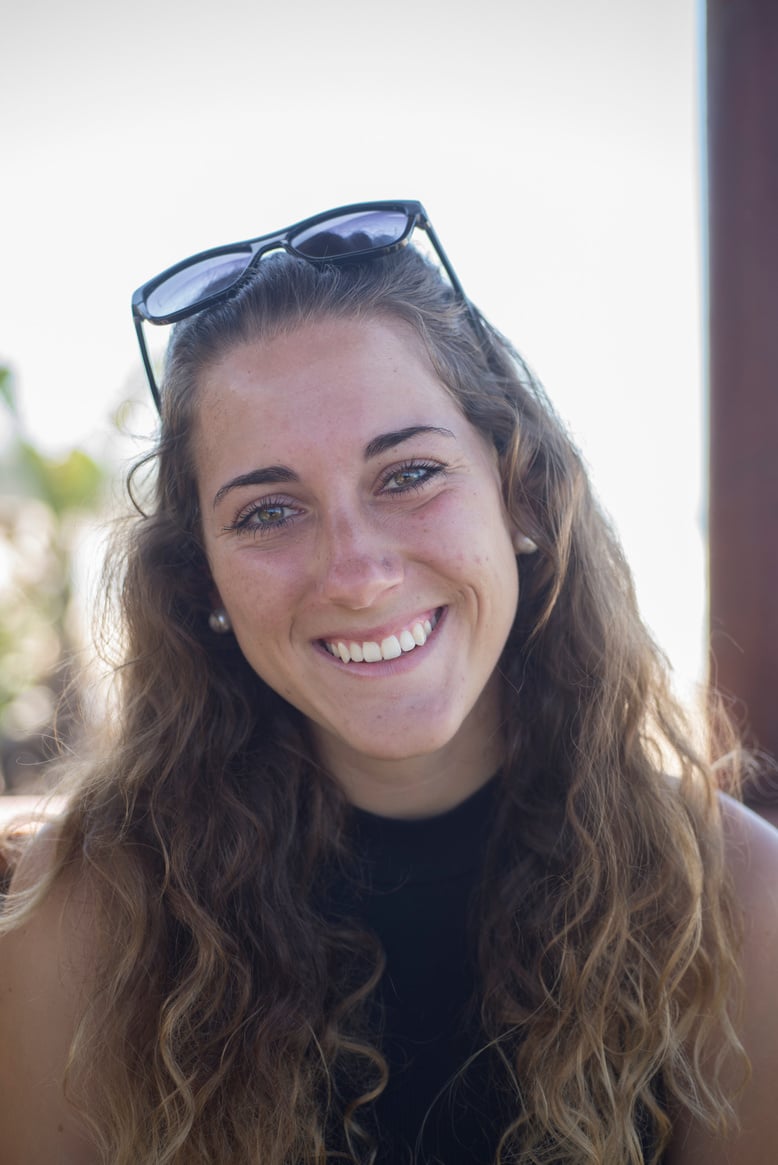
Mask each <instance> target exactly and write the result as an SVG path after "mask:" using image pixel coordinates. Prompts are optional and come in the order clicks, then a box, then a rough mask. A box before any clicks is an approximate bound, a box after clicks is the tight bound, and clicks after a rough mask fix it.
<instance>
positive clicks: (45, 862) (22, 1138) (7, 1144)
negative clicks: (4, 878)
mask: <svg viewBox="0 0 778 1165" xmlns="http://www.w3.org/2000/svg"><path fill="white" fill-rule="evenodd" d="M60 841H61V827H60V826H59V825H58V824H52V825H47V826H44V827H43V828H42V829H40V830H39V831H38V832H37V834H36V835H35V836H34V837H33V838H32V839H31V841H30V843H29V844H28V845H27V846H26V848H25V851H24V853H23V856H22V857H21V860H20V862H19V865H18V867H17V869H16V871H15V874H14V878H13V882H12V884H11V898H10V901H9V906H10V909H11V911H14V910H18V909H19V908H20V907H21V905H22V897H23V896H25V895H30V894H32V893H34V892H35V890H36V888H37V887H41V888H42V887H43V886H44V885H45V884H46V883H47V882H50V885H49V886H48V888H47V889H46V892H45V894H44V895H43V897H41V898H40V901H38V902H37V903H36V904H35V906H34V908H33V909H31V910H30V911H29V912H28V913H27V914H25V915H24V916H20V919H19V921H18V923H17V924H16V925H12V926H10V927H9V925H8V919H9V917H10V915H9V914H6V917H5V920H4V922H5V925H4V926H3V928H2V933H1V934H0V1139H2V1143H3V1160H4V1161H7V1162H8V1165H38V1163H40V1165H44V1162H46V1163H48V1162H50V1161H55V1160H56V1161H61V1162H63V1163H67V1165H92V1163H93V1162H94V1161H95V1160H96V1157H95V1156H94V1153H93V1151H92V1150H91V1149H89V1148H88V1146H87V1144H86V1142H85V1141H84V1139H83V1137H82V1136H81V1134H80V1133H79V1131H78V1122H77V1120H76V1118H75V1116H74V1112H73V1110H72V1108H71V1106H70V1105H69V1104H68V1102H67V1101H66V1099H65V1093H64V1086H63V1085H64V1076H65V1069H66V1065H67V1062H68V1056H69V1052H70V1046H71V1042H72V1040H73V1037H74V1034H75V1031H76V1027H77V1024H78V1019H79V1017H80V1015H81V1012H82V1010H83V1007H84V1004H85V1001H86V999H87V997H88V992H89V990H90V987H91V984H92V982H93V978H92V970H91V968H92V965H93V956H94V951H95V942H94V936H95V926H94V919H95V912H94V909H93V903H92V901H91V897H90V894H89V890H88V886H87V881H86V879H85V878H84V877H82V876H77V875H74V874H72V873H66V874H61V875H59V876H57V877H53V875H54V872H55V870H56V866H57V855H58V849H59V845H60Z"/></svg>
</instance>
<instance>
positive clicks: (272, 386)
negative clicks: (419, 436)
mask: <svg viewBox="0 0 778 1165" xmlns="http://www.w3.org/2000/svg"><path fill="white" fill-rule="evenodd" d="M196 415H197V421H196V430H197V433H196V443H197V444H201V443H202V444H205V445H207V446H211V447H213V446H214V444H218V443H221V442H226V441H237V442H239V443H241V444H243V443H247V442H258V443H259V444H261V445H262V446H265V445H268V444H275V443H277V442H282V443H284V444H289V443H292V444H294V443H295V440H296V439H302V438H305V439H307V440H315V441H317V442H326V441H330V442H332V441H337V442H338V443H339V444H340V443H341V438H343V437H346V436H349V437H353V438H354V440H355V441H356V442H360V441H362V442H364V441H369V440H371V439H373V438H374V437H375V436H377V435H378V434H379V433H381V432H383V431H392V430H394V429H403V428H407V427H409V426H413V425H429V426H435V425H439V424H442V423H443V422H444V421H445V419H446V418H448V420H449V421H457V422H460V423H465V424H467V422H466V421H465V419H464V416H463V414H462V413H461V410H460V409H459V406H458V404H457V402H456V401H455V400H454V398H453V396H452V395H451V393H450V392H449V390H448V389H447V388H446V387H445V386H444V385H443V384H442V383H441V381H440V379H439V377H438V376H437V375H436V373H435V371H434V369H433V367H432V364H431V362H430V360H429V358H428V356H427V353H426V351H425V349H424V347H423V345H422V343H421V341H420V340H419V338H418V337H417V335H416V333H415V332H414V331H413V330H412V328H411V327H410V326H409V325H407V324H403V323H402V322H400V321H395V320H384V319H368V320H352V319H348V320H337V319H335V320H333V319H325V320H320V321H316V322H313V323H310V324H305V325H301V326H300V327H299V328H295V329H294V330H293V331H289V332H283V333H280V334H278V335H276V336H274V337H273V338H272V339H270V340H258V341H249V342H244V343H241V344H239V345H236V346H234V347H232V348H231V349H229V350H228V351H227V352H225V353H224V355H223V356H222V357H221V358H220V359H219V360H217V361H216V362H214V363H213V364H212V365H211V366H210V367H209V368H208V369H207V370H206V371H205V372H204V374H203V376H202V380H201V384H200V386H199V390H198V402H197V408H196Z"/></svg>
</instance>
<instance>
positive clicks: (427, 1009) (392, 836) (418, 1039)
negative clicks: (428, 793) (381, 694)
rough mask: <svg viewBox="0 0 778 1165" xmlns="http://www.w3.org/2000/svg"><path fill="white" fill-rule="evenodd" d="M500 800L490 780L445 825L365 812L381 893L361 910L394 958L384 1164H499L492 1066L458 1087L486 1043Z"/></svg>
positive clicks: (374, 882) (370, 860) (382, 1120)
mask: <svg viewBox="0 0 778 1165" xmlns="http://www.w3.org/2000/svg"><path fill="white" fill-rule="evenodd" d="M493 800H494V787H493V782H490V784H488V785H486V786H485V787H484V788H482V789H480V790H479V791H478V792H477V793H475V794H474V795H473V796H472V797H470V798H469V799H468V800H467V801H465V802H464V803H463V804H461V805H459V806H458V807H457V808H456V809H454V810H452V811H451V812H449V813H445V814H443V815H441V816H438V817H433V818H426V819H423V820H415V821H399V820H394V819H387V818H382V817H375V816H373V815H372V814H369V813H364V812H360V811H357V812H356V829H357V844H358V849H359V850H360V852H361V853H362V854H363V856H364V857H365V859H366V863H367V873H368V879H369V885H370V892H369V893H368V894H366V895H364V897H363V898H362V901H361V908H360V913H361V916H362V920H363V921H364V923H365V924H366V925H367V926H368V927H369V928H370V929H371V930H372V931H374V933H375V934H377V935H378V937H379V939H380V940H381V943H382V945H383V948H384V950H385V952H386V971H385V973H384V976H383V979H382V982H381V985H380V995H381V1001H382V1003H383V1008H384V1019H385V1036H384V1041H383V1051H384V1055H385V1056H386V1058H387V1060H388V1062H389V1064H390V1079H389V1084H388V1085H387V1088H386V1090H385V1091H384V1093H383V1094H382V1095H381V1096H380V1097H379V1099H378V1101H377V1102H376V1104H375V1113H376V1117H377V1121H378V1127H379V1136H380V1152H379V1157H378V1160H379V1162H380V1163H381V1165H390V1163H391V1165H403V1163H404V1162H410V1161H414V1162H419V1163H422V1162H423V1165H438V1162H441V1163H442V1165H458V1163H459V1162H462V1163H463V1165H464V1162H468V1163H470V1165H480V1163H481V1162H483V1165H489V1163H491V1162H492V1161H493V1160H494V1156H495V1151H496V1145H497V1136H496V1129H497V1128H498V1127H499V1125H501V1124H502V1123H503V1122H502V1121H498V1120H497V1114H496V1113H495V1111H494V1098H493V1097H490V1096H489V1089H488V1080H487V1071H486V1064H485V1060H484V1058H483V1057H481V1058H480V1059H478V1060H476V1061H475V1063H473V1064H472V1065H471V1066H470V1067H469V1069H468V1070H467V1071H466V1072H465V1073H464V1074H463V1075H462V1076H461V1077H457V1079H456V1080H454V1081H453V1082H452V1076H455V1075H456V1073H457V1070H458V1069H460V1068H461V1067H462V1066H464V1065H465V1063H466V1062H467V1060H468V1058H469V1057H470V1056H471V1055H472V1054H473V1052H475V1051H476V1049H477V1047H478V1044H479V1041H478V1034H477V1026H476V1024H475V1022H474V1020H473V1018H472V1017H471V1016H470V1015H469V1010H470V1008H469V1005H470V1001H471V999H472V997H473V995H474V992H475V966H474V950H473V946H474V944H473V942H472V941H470V938H469V933H470V932H469V927H468V919H469V906H470V899H471V895H472V892H473V890H474V888H475V885H476V883H477V881H478V877H479V873H480V869H481V864H482V859H483V852H484V847H485V844H486V838H487V835H488V822H489V819H490V816H491V811H492V805H493ZM425 1118H426V1121H425ZM415 1149H417V1150H418V1153H417V1156H416V1157H414V1155H413V1153H414V1150H415Z"/></svg>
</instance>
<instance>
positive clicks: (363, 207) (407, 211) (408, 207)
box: [132, 200, 481, 413]
mask: <svg viewBox="0 0 778 1165" xmlns="http://www.w3.org/2000/svg"><path fill="white" fill-rule="evenodd" d="M370 211H376V212H379V213H380V212H386V211H398V212H401V213H402V214H404V215H405V216H406V220H407V221H406V225H405V230H404V231H403V233H402V235H401V236H400V238H399V239H394V240H393V241H392V242H391V243H382V244H380V245H378V246H375V247H366V248H365V249H363V250H361V251H347V252H346V253H344V254H343V255H321V256H319V255H306V254H304V253H303V252H301V251H298V250H297V249H296V248H295V246H294V244H293V242H292V240H293V239H294V237H295V236H296V235H298V234H300V233H301V232H302V231H304V230H310V229H312V228H315V227H317V226H322V225H324V224H326V223H327V222H329V221H330V220H334V219H338V218H343V217H346V216H348V215H351V214H354V215H356V214H360V213H369V212H370ZM417 227H421V228H422V230H423V231H424V233H425V234H426V235H427V238H428V239H429V241H430V243H431V244H432V248H433V250H434V252H435V254H436V256H437V258H438V260H439V262H440V265H441V267H442V268H443V270H444V271H445V272H446V275H447V276H448V279H449V282H450V283H451V286H452V288H453V290H454V292H455V293H456V295H457V296H458V297H459V299H460V300H461V301H462V303H463V304H464V306H465V307H466V308H467V311H468V313H469V315H470V317H471V319H472V321H473V324H474V326H475V328H476V332H477V334H478V335H480V333H481V323H480V318H479V316H478V314H477V312H476V310H475V308H474V307H473V305H472V303H471V302H470V300H469V299H468V297H467V296H466V295H465V292H464V288H463V287H462V284H461V283H460V282H459V279H458V277H457V274H456V272H455V271H454V268H453V267H452V265H451V261H450V260H449V258H448V255H447V254H446V252H445V251H444V249H443V246H442V245H441V242H440V239H439V238H438V236H437V234H436V233H435V230H434V228H433V226H432V224H431V222H430V220H429V218H428V216H427V212H426V211H425V209H424V207H423V206H422V204H421V203H420V202H416V201H402V200H398V201H389V202H353V203H349V204H348V205H347V206H338V207H335V208H334V209H332V210H326V211H323V212H322V213H320V214H315V215H313V216H312V217H311V218H305V219H302V220H301V221H300V222H296V223H293V224H292V226H290V227H286V228H285V229H284V230H281V231H274V232H273V233H272V234H269V235H259V236H258V237H257V238H255V239H246V240H245V241H243V242H238V243H229V244H226V245H224V246H221V247H212V248H209V249H208V250H207V251H199V252H198V253H197V254H196V255H191V256H190V257H189V258H188V259H183V260H181V262H179V263H175V264H174V265H173V266H172V267H168V268H166V269H165V270H164V271H162V272H161V273H160V274H159V275H155V276H154V278H153V279H150V280H148V282H147V283H144V284H143V285H142V286H141V287H139V288H138V289H137V291H135V292H134V293H133V296H132V318H133V324H134V326H135V333H136V335H137V337H138V345H139V347H140V353H141V357H142V359H143V366H144V368H145V371H146V376H147V378H148V382H149V388H150V389H151V395H152V397H153V398H154V404H155V405H156V407H157V411H158V412H159V413H161V412H162V400H161V396H160V391H159V388H158V386H157V382H156V378H155V376H154V370H153V368H152V364H151V357H150V355H149V351H148V348H147V346H146V339H145V336H144V334H143V324H144V323H149V324H155V325H163V324H175V323H177V322H178V321H179V320H184V319H187V318H188V317H189V316H192V315H196V314H197V312H200V311H205V310H206V309H207V308H209V307H212V306H213V305H214V304H217V303H220V302H222V301H223V300H225V299H228V298H229V297H230V296H231V295H233V294H234V293H235V291H236V290H237V289H238V288H239V287H240V285H241V283H242V282H243V280H244V279H245V277H246V275H247V274H248V272H249V271H251V270H253V269H254V268H255V267H256V266H257V264H258V263H259V261H260V260H261V258H262V256H263V255H266V254H267V253H268V252H269V251H277V250H282V251H286V252H288V253H289V254H291V255H295V256H296V257H297V258H299V259H304V260H305V261H306V263H312V264H313V265H314V266H320V265H323V264H328V263H353V262H360V261H363V260H364V259H366V258H379V257H380V256H382V255H389V254H391V253H392V252H393V251H398V250H400V248H401V247H404V246H406V245H407V244H408V243H409V241H410V238H411V235H412V234H413V232H414V231H415V229H416V228H417ZM241 252H248V261H247V263H246V266H245V267H244V269H243V271H241V273H240V274H239V275H238V276H237V277H236V278H235V280H234V281H233V282H232V283H230V284H229V286H227V287H224V288H222V289H221V290H220V291H217V292H215V293H214V294H211V295H205V296H203V297H202V298H201V299H198V300H196V301H195V302H194V303H193V304H190V305H189V306H188V307H185V308H180V309H179V310H178V311H174V312H170V313H168V314H166V315H164V316H161V315H156V314H154V313H152V312H151V311H150V309H149V307H148V300H149V297H150V296H151V295H152V294H153V292H154V291H156V289H157V288H158V287H160V286H161V285H162V284H163V283H165V282H166V281H167V280H168V279H170V278H172V277H173V276H174V275H177V274H178V273H179V272H181V271H185V270H186V269H187V268H188V267H194V266H195V265H196V264H198V263H202V262H203V261H205V260H207V259H217V258H219V256H220V255H229V254H232V253H241Z"/></svg>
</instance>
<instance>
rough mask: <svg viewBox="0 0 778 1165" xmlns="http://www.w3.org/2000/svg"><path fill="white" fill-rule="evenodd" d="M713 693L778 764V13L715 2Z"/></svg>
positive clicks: (711, 115)
mask: <svg viewBox="0 0 778 1165" xmlns="http://www.w3.org/2000/svg"><path fill="white" fill-rule="evenodd" d="M707 18H708V28H707V58H708V59H707V90H708V99H707V106H708V127H707V130H708V204H709V263H710V300H709V302H710V317H709V326H710V336H709V359H710V641H711V653H712V665H711V680H712V683H713V684H714V685H715V686H717V687H718V688H719V689H720V690H721V691H723V692H725V693H727V694H729V695H731V696H734V697H735V699H736V701H737V703H736V712H737V713H738V714H739V715H742V716H744V717H745V718H746V723H747V726H748V727H747V735H746V739H747V741H748V743H750V744H752V745H753V744H755V745H758V746H759V747H761V748H763V749H765V750H767V751H769V752H771V753H772V754H773V755H774V756H776V757H778V0H707Z"/></svg>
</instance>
